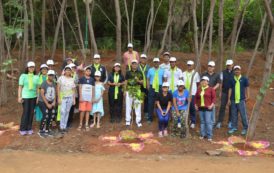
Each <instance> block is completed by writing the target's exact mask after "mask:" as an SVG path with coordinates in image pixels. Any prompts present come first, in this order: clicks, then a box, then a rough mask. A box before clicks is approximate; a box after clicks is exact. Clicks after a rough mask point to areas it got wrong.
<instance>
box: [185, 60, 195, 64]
mask: <svg viewBox="0 0 274 173" xmlns="http://www.w3.org/2000/svg"><path fill="white" fill-rule="evenodd" d="M186 64H187V65H194V61H191V60H189V61H187V63H186Z"/></svg>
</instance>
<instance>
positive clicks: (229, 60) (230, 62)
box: [225, 59, 233, 65]
mask: <svg viewBox="0 0 274 173" xmlns="http://www.w3.org/2000/svg"><path fill="white" fill-rule="evenodd" d="M225 64H226V65H233V60H232V59H228V60H226V63H225Z"/></svg>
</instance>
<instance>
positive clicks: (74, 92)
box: [73, 86, 76, 105]
mask: <svg viewBox="0 0 274 173" xmlns="http://www.w3.org/2000/svg"><path fill="white" fill-rule="evenodd" d="M75 104H76V86H75V87H74V88H73V105H75Z"/></svg>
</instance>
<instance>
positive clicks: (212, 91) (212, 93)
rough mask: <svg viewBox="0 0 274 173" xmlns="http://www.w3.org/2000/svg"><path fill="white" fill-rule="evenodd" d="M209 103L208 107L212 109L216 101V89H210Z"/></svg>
mask: <svg viewBox="0 0 274 173" xmlns="http://www.w3.org/2000/svg"><path fill="white" fill-rule="evenodd" d="M210 92H211V104H210V105H209V107H208V109H212V108H213V106H214V105H215V102H216V91H215V90H214V89H211V91H210Z"/></svg>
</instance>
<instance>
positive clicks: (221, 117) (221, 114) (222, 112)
mask: <svg viewBox="0 0 274 173" xmlns="http://www.w3.org/2000/svg"><path fill="white" fill-rule="evenodd" d="M227 102H228V93H225V92H222V96H221V105H220V110H219V117H218V123H223V121H224V117H225V109H226V105H227ZM228 112H229V114H228V115H229V117H228V121H229V122H231V120H232V119H231V106H229V109H228Z"/></svg>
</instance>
